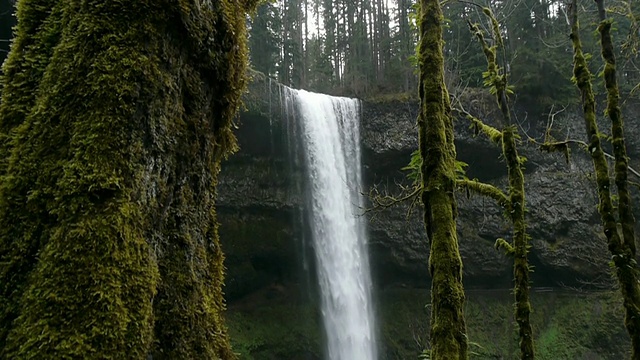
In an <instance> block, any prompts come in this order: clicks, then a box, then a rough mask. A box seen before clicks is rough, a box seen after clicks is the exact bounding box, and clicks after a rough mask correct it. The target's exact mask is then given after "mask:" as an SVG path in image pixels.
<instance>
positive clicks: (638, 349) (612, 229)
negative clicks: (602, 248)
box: [571, 1, 640, 359]
mask: <svg viewBox="0 0 640 360" xmlns="http://www.w3.org/2000/svg"><path fill="white" fill-rule="evenodd" d="M596 3H597V6H598V13H599V16H600V19H601V21H602V23H601V24H600V27H599V31H600V35H601V46H602V56H603V58H604V60H605V73H604V76H605V85H606V87H607V112H608V113H609V117H610V118H611V120H612V132H613V145H614V156H615V168H614V170H615V173H616V186H618V193H619V196H620V206H618V211H619V219H620V221H621V223H622V235H620V232H619V231H618V224H617V220H616V216H615V212H614V211H615V210H614V205H613V201H612V196H611V181H610V179H609V168H608V164H607V161H606V158H605V155H604V153H603V151H602V146H601V143H600V133H599V132H598V127H597V123H596V112H595V99H594V94H593V89H592V84H591V73H590V72H589V69H588V66H587V61H586V59H585V56H584V54H583V52H582V43H581V41H580V37H579V24H578V15H577V6H576V4H575V3H573V4H572V8H571V9H572V12H571V40H572V44H573V50H574V68H573V72H574V80H575V82H576V85H577V86H578V88H579V89H580V93H581V95H582V102H583V111H584V119H585V127H586V130H587V136H588V139H589V141H588V150H589V153H590V154H591V158H592V160H593V165H594V169H595V173H596V185H597V190H598V200H599V203H598V212H599V213H600V218H601V221H602V225H603V228H604V234H605V236H606V238H607V247H608V248H609V252H610V253H611V258H612V263H613V266H614V267H615V273H616V277H617V279H618V282H619V284H620V291H621V293H622V296H623V300H624V302H623V304H624V308H625V326H626V328H627V332H628V333H629V335H630V336H631V339H632V354H631V357H632V358H633V359H637V358H640V286H639V283H638V281H639V279H638V270H637V263H636V260H635V234H634V233H633V227H634V226H635V221H634V220H633V215H632V214H631V205H630V197H629V193H628V188H627V183H626V172H627V170H628V164H627V159H626V150H624V133H623V128H622V119H621V117H620V110H619V108H618V97H619V94H618V89H617V85H616V81H615V58H614V57H613V45H612V42H611V35H610V29H611V23H610V22H609V21H607V20H605V11H604V4H603V2H602V1H597V2H596ZM623 198H624V200H623ZM623 203H624V204H623Z"/></svg>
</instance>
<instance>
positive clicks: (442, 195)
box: [418, 0, 468, 360]
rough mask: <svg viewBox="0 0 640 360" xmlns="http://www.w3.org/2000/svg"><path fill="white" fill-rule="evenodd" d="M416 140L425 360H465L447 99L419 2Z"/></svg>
mask: <svg viewBox="0 0 640 360" xmlns="http://www.w3.org/2000/svg"><path fill="white" fill-rule="evenodd" d="M420 5H421V19H420V34H421V36H420V45H419V60H420V99H421V109H420V114H419V116H418V132H419V133H418V135H419V147H420V155H421V156H422V159H423V161H422V166H421V173H422V184H421V185H422V191H423V192H422V201H423V203H424V206H425V214H424V222H425V226H426V229H427V235H428V237H429V240H430V242H431V249H430V256H429V269H430V272H431V277H432V285H431V308H432V312H431V358H432V359H447V360H454V359H467V358H468V340H467V335H466V334H467V331H466V324H465V320H464V301H465V294H464V289H463V286H462V259H461V257H460V251H459V248H458V240H457V234H456V222H455V218H456V215H457V214H456V213H457V210H456V203H455V198H454V189H455V184H456V183H455V180H456V179H455V176H456V175H455V160H456V151H455V146H454V143H453V123H452V117H451V105H450V103H449V94H448V92H447V89H446V87H445V83H444V57H443V53H442V51H443V50H442V47H443V40H442V24H443V21H444V18H443V14H442V9H441V7H440V3H439V2H438V1H437V0H421V2H420Z"/></svg>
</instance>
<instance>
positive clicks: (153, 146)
mask: <svg viewBox="0 0 640 360" xmlns="http://www.w3.org/2000/svg"><path fill="white" fill-rule="evenodd" d="M251 3H252V2H251V1H246V2H244V3H241V2H237V1H231V0H222V1H215V2H208V5H204V4H202V3H201V2H197V1H192V0H164V1H145V0H143V1H132V2H112V1H98V0H94V1H85V2H77V1H71V0H58V1H45V0H37V1H26V0H25V1H21V2H20V3H19V5H18V9H19V11H18V28H17V30H18V31H17V40H16V45H15V46H13V47H12V53H11V54H10V59H9V61H8V62H7V65H6V66H5V71H6V76H5V77H4V78H3V100H2V101H3V102H2V105H1V106H0V124H1V127H0V132H1V134H2V142H1V144H0V151H1V152H2V154H7V155H8V157H7V161H6V163H3V165H2V169H1V171H0V176H1V178H0V190H1V191H0V225H1V227H2V228H1V229H0V284H2V288H1V290H2V292H1V294H0V295H1V296H2V297H1V298H0V321H1V323H0V329H2V332H0V357H2V358H11V359H27V358H29V359H33V358H38V359H40V358H41V359H46V358H98V357H99V358H104V359H141V358H146V357H147V356H148V355H153V358H154V359H163V358H171V359H174V358H184V359H188V358H200V359H218V358H222V359H232V358H235V356H234V354H233V353H232V352H231V349H230V345H229V341H228V338H227V335H226V329H225V326H224V323H223V321H222V311H223V310H224V302H223V296H222V283H223V264H222V261H223V256H222V252H221V250H220V246H219V242H218V237H217V223H216V215H215V209H214V203H215V185H216V179H217V173H218V171H219V167H220V161H221V160H222V159H223V158H224V157H226V156H227V155H228V154H230V153H231V152H232V151H233V150H234V149H235V147H236V145H235V138H234V136H233V133H232V131H231V129H232V118H233V116H234V115H235V113H236V111H237V109H238V106H239V98H240V94H241V92H242V90H243V88H244V85H245V80H244V79H245V70H246V69H245V67H246V49H245V48H246V44H245V42H246V40H245V36H244V34H245V28H244V27H245V14H246V12H247V11H248V10H249V9H248V8H247V7H245V6H248V5H251ZM47 9H51V10H50V11H49V10H47ZM123 14H126V16H124V15H123ZM25 74H27V75H28V79H27V80H28V81H29V82H26V83H25V78H24V76H25ZM8 92H11V95H10V96H7V97H4V94H6V93H8ZM4 300H6V301H4Z"/></svg>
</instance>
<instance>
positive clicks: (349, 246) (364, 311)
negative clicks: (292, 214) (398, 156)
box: [290, 90, 377, 360]
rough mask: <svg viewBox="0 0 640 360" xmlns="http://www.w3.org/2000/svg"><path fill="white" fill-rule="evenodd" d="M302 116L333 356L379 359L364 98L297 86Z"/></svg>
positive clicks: (346, 359)
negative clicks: (364, 208) (364, 213)
mask: <svg viewBox="0 0 640 360" xmlns="http://www.w3.org/2000/svg"><path fill="white" fill-rule="evenodd" d="M290 94H291V96H293V97H294V98H295V102H296V105H297V106H296V109H297V115H298V116H299V119H300V121H301V130H302V131H301V133H302V137H303V148H304V150H305V153H306V159H307V168H308V176H309V182H310V184H309V186H310V196H311V209H310V210H311V213H312V215H311V216H312V220H311V226H312V229H311V230H312V234H313V244H314V249H315V254H316V262H317V266H318V269H317V272H318V279H319V283H320V290H321V294H322V315H323V321H324V327H325V330H326V337H327V355H328V359H329V360H376V359H377V354H376V344H375V331H374V317H373V309H372V304H371V277H370V272H369V261H368V258H367V249H366V231H365V227H364V223H363V221H364V219H363V218H362V217H360V216H359V213H361V205H362V204H363V199H362V196H361V194H360V189H362V180H361V167H360V130H359V118H360V104H359V102H358V100H355V99H348V98H338V97H331V96H327V95H322V94H316V93H310V92H306V91H295V90H294V91H291V92H290Z"/></svg>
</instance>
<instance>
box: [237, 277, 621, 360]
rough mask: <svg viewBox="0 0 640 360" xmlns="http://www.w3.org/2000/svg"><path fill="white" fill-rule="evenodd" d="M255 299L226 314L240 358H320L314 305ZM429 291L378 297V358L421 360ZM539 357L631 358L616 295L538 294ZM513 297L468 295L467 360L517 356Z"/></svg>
mask: <svg viewBox="0 0 640 360" xmlns="http://www.w3.org/2000/svg"><path fill="white" fill-rule="evenodd" d="M277 296H282V295H276V297H270V298H265V297H262V298H250V299H247V300H243V301H241V302H240V303H239V304H238V305H237V306H236V305H234V306H232V307H231V308H230V309H229V311H228V317H227V318H228V320H227V323H228V326H229V334H230V336H231V342H232V344H233V348H234V350H235V351H236V352H237V353H239V356H238V357H239V358H240V359H242V360H245V359H247V360H263V359H298V358H303V359H304V358H305V355H306V356H308V358H311V359H318V358H321V356H320V354H321V353H322V350H321V346H322V339H321V336H322V334H321V332H320V331H319V330H318V328H319V324H320V321H319V318H318V316H319V314H318V311H317V308H316V306H315V305H313V304H309V303H299V302H291V301H286V300H284V299H283V298H279V297H277ZM428 297H429V294H428V291H424V290H399V289H398V290H389V291H385V292H382V293H381V294H380V302H379V306H378V322H379V324H380V333H379V334H380V339H381V341H380V359H381V360H406V359H415V358H417V357H418V355H419V354H420V353H421V352H422V350H423V349H424V348H425V347H426V346H427V345H428V343H429V339H428V335H427V331H428V325H427V324H428V323H429V317H430V316H429V313H430V309H429V307H428V306H426V307H425V304H424V299H426V298H428ZM531 302H532V304H533V306H534V307H535V308H536V311H535V312H534V313H532V315H531V321H532V323H533V325H534V329H535V330H534V336H535V337H536V339H537V342H536V348H535V352H536V357H537V358H538V359H543V360H557V359H603V360H606V359H610V360H618V359H622V358H625V357H626V356H627V352H628V350H627V349H628V343H629V340H628V338H627V336H626V334H625V330H624V327H623V325H622V317H623V316H622V313H621V310H622V304H621V300H620V298H619V295H618V294H617V293H614V292H598V293H576V292H571V291H562V290H558V289H556V290H555V291H554V292H539V293H535V292H534V293H533V294H532V296H531ZM512 313H513V304H512V301H511V300H510V299H509V293H508V292H507V291H477V292H476V291H468V297H467V302H466V306H465V318H466V321H467V324H468V327H469V332H468V336H469V357H470V358H471V359H478V360H482V359H485V360H490V359H513V358H515V357H518V356H519V353H520V350H519V348H518V345H517V342H516V339H517V338H518V333H517V331H518V328H517V325H516V324H515V323H514V322H513V321H512V320H511V319H512V317H513V316H512Z"/></svg>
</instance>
